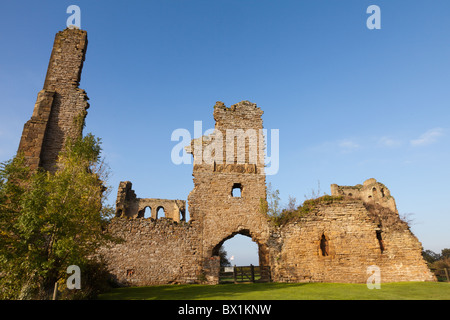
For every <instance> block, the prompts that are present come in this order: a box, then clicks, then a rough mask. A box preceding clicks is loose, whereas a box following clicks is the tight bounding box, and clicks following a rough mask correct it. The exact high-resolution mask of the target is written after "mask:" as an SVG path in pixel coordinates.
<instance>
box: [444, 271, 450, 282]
mask: <svg viewBox="0 0 450 320" xmlns="http://www.w3.org/2000/svg"><path fill="white" fill-rule="evenodd" d="M444 271H445V276H446V277H447V282H450V278H449V276H448V269H447V268H444Z"/></svg>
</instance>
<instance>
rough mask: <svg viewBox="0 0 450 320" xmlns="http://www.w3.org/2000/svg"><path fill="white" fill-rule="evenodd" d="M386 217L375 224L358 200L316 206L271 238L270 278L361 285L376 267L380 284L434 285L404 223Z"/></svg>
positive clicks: (373, 218) (418, 245)
mask: <svg viewBox="0 0 450 320" xmlns="http://www.w3.org/2000/svg"><path fill="white" fill-rule="evenodd" d="M390 214H391V217H390V218H389V219H384V221H385V223H384V224H381V225H380V224H379V220H378V219H376V217H375V216H376V215H377V213H373V214H371V213H370V212H368V210H367V209H366V207H365V205H364V204H363V202H362V201H359V200H342V201H338V202H332V203H327V204H321V205H319V206H318V207H317V208H316V210H314V211H313V212H312V213H310V214H308V215H306V216H304V217H302V218H300V219H298V220H296V221H292V222H290V223H288V224H286V225H284V226H282V227H279V228H277V230H276V231H275V232H274V233H273V234H272V238H271V241H270V259H271V264H272V272H273V274H272V278H273V279H274V281H280V282H303V281H308V282H309V281H313V282H349V283H365V282H366V281H367V279H368V277H369V276H370V274H367V268H368V267H369V266H372V265H376V266H377V267H379V268H380V271H381V281H382V282H393V281H434V280H435V278H434V275H433V274H432V273H431V272H430V270H429V269H428V267H427V265H426V263H425V261H424V259H423V258H422V255H421V252H422V247H421V244H420V242H419V241H418V240H417V238H416V237H415V236H414V235H413V234H412V233H411V231H410V230H409V228H408V227H407V225H406V223H402V222H401V221H398V220H399V218H398V214H397V213H395V212H391V213H390ZM395 215H397V218H395ZM395 219H397V220H395ZM394 220H395V221H394ZM389 221H390V223H388V222H389ZM380 231H381V232H380ZM379 234H381V237H380V235H379ZM323 239H325V240H323ZM324 251H325V252H324Z"/></svg>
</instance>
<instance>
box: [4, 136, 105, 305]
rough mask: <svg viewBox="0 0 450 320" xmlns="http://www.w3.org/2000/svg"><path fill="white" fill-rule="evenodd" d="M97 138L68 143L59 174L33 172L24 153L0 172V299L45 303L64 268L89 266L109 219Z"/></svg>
mask: <svg viewBox="0 0 450 320" xmlns="http://www.w3.org/2000/svg"><path fill="white" fill-rule="evenodd" d="M100 144H101V143H100V140H99V139H96V138H95V137H94V136H92V135H90V134H89V135H87V136H86V137H84V138H81V139H78V140H75V141H69V142H68V143H67V144H66V148H65V150H64V151H63V152H61V154H60V156H59V159H58V164H57V166H58V170H57V171H56V173H54V174H51V173H49V172H46V171H44V170H42V169H38V170H36V171H31V170H30V169H29V168H28V167H27V166H26V165H25V160H24V157H23V155H20V154H18V155H17V156H16V157H15V158H13V159H12V160H10V161H7V162H5V163H3V164H1V168H0V298H3V299H45V298H48V297H49V296H50V295H51V292H52V289H53V287H54V284H55V282H56V281H58V280H59V281H62V279H66V278H67V276H68V275H67V273H66V270H67V267H68V266H69V265H78V266H79V267H80V268H81V269H82V270H83V266H87V265H89V263H90V261H92V260H93V259H94V254H95V250H96V248H98V247H99V246H101V245H103V244H106V243H107V242H108V241H109V240H111V239H109V238H108V236H107V234H106V233H105V232H103V229H104V226H105V224H106V223H107V221H108V219H109V218H110V217H111V216H112V208H111V207H109V206H107V205H105V199H106V192H107V188H106V187H105V179H106V178H107V171H106V170H105V166H104V164H103V162H102V160H101V158H100V152H101V147H100Z"/></svg>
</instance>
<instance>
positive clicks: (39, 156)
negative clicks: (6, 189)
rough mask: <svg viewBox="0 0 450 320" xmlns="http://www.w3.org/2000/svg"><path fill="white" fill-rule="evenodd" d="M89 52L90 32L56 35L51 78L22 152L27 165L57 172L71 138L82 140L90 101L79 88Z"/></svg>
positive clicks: (41, 94) (29, 124) (22, 143)
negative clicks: (60, 157)
mask: <svg viewBox="0 0 450 320" xmlns="http://www.w3.org/2000/svg"><path fill="white" fill-rule="evenodd" d="M86 49H87V33H86V31H83V30H79V29H76V28H74V29H66V30H64V31H61V32H58V33H57V34H56V36H55V41H54V44H53V50H52V53H51V57H50V61H49V65H48V70H47V76H46V78H45V83H44V87H43V89H42V90H41V91H40V92H39V93H38V97H37V101H36V104H35V107H34V111H33V115H32V117H31V119H30V120H29V121H28V122H27V123H26V124H25V126H24V129H23V133H22V138H21V141H20V145H19V150H18V152H23V154H24V155H25V159H26V161H27V164H28V165H29V166H30V167H31V168H32V169H35V168H37V167H38V166H40V167H43V168H44V169H46V170H48V171H51V172H54V171H55V170H56V167H55V164H56V160H57V158H58V155H59V152H60V151H61V150H62V149H63V148H64V145H65V142H66V140H67V138H68V137H71V138H74V139H75V138H77V137H81V135H82V129H83V124H84V119H85V117H86V110H87V109H88V108H89V104H88V102H87V100H88V98H87V96H86V93H85V91H84V90H82V89H80V88H78V85H79V81H80V77H81V70H82V68H83V62H84V59H85V54H86Z"/></svg>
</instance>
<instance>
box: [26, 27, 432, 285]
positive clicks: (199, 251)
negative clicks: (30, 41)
mask: <svg viewBox="0 0 450 320" xmlns="http://www.w3.org/2000/svg"><path fill="white" fill-rule="evenodd" d="M86 45H87V35H86V32H85V31H81V30H78V29H66V30H64V31H62V32H60V33H58V34H57V35H56V38H55V44H54V47H53V52H52V55H51V58H50V63H49V68H48V71H47V77H46V80H45V84H44V89H43V90H42V91H41V92H39V94H38V99H37V102H36V105H35V109H34V112H33V115H32V118H31V120H30V121H28V122H27V123H26V124H25V127H24V131H23V135H22V139H21V142H20V146H19V151H21V152H23V153H24V154H25V156H26V159H27V161H28V163H29V165H30V167H33V168H36V167H38V166H39V167H43V168H44V169H46V170H49V171H54V170H56V169H57V168H55V163H56V158H57V155H58V153H59V151H61V150H62V147H63V145H64V143H65V141H66V139H67V138H68V137H75V136H77V135H78V136H79V135H81V134H82V132H81V129H82V126H80V122H83V121H84V117H85V116H86V109H87V108H88V106H89V105H88V103H87V97H86V94H85V92H84V91H83V90H81V89H79V88H78V83H79V80H80V74H81V69H82V65H83V60H84V55H85V52H86ZM262 115H263V111H262V110H261V109H260V108H259V107H258V106H257V105H256V104H254V103H251V102H249V101H241V102H239V103H237V104H235V105H232V106H230V107H227V106H225V105H224V104H223V103H221V102H217V103H216V104H215V106H214V112H213V116H214V119H215V121H216V124H215V130H214V133H213V134H211V135H209V136H206V137H202V138H199V139H194V140H192V143H191V145H190V146H188V147H187V148H186V151H187V152H188V153H190V154H192V156H193V158H194V165H193V181H194V189H193V190H192V191H191V192H190V194H189V196H188V208H189V213H190V219H189V221H186V217H185V212H186V209H187V207H186V203H185V201H183V200H165V199H154V198H138V197H137V195H136V193H135V191H134V190H133V189H132V183H131V182H129V181H123V182H121V183H120V185H119V188H118V194H117V201H116V216H115V217H114V218H113V219H112V220H111V221H110V223H109V227H108V230H107V232H110V233H111V234H113V235H115V236H118V237H120V238H122V239H123V242H121V243H117V244H114V245H112V246H110V247H104V248H100V249H99V254H101V255H102V256H103V257H104V258H105V260H106V262H107V264H108V267H109V270H110V272H111V274H112V275H114V277H115V279H116V280H117V282H118V283H119V284H121V285H125V286H128V285H133V286H144V285H155V284H170V283H204V282H206V283H211V284H216V283H218V282H219V267H220V261H219V257H218V251H219V248H220V247H221V245H222V244H223V243H224V242H225V241H226V240H227V239H230V238H231V237H233V236H235V235H236V234H242V235H245V236H248V237H250V238H251V239H252V240H253V241H254V242H255V243H257V245H258V253H259V263H260V265H261V266H267V267H270V270H271V274H270V277H271V279H272V280H273V281H277V282H304V281H311V282H347V283H348V282H351V283H365V282H366V280H367V278H368V276H369V275H368V274H367V270H368V267H369V266H372V265H376V266H378V267H379V268H380V270H381V281H382V282H393V281H435V277H434V275H433V274H432V273H431V272H430V270H429V269H428V267H427V265H426V263H425V261H424V259H423V258H422V246H421V244H420V242H419V241H418V239H417V238H416V237H415V236H414V235H413V234H412V232H411V231H410V229H409V227H408V225H407V224H406V223H405V222H403V221H402V220H401V219H400V217H399V214H398V211H397V208H396V204H395V200H394V198H393V197H392V196H391V194H390V191H389V190H388V188H387V187H386V186H384V185H383V184H381V183H379V182H377V181H376V180H375V179H369V180H366V181H365V182H364V183H363V184H362V185H357V186H338V185H335V184H333V185H332V186H331V194H332V195H331V196H330V197H327V198H325V199H323V201H317V202H316V204H315V206H314V208H313V209H312V210H309V211H308V212H306V213H305V214H302V215H297V216H296V217H295V218H294V219H290V220H288V221H286V222H285V223H283V224H280V225H277V224H274V223H273V222H272V221H271V219H270V218H269V217H268V216H267V214H266V212H264V210H263V208H264V203H265V201H266V197H267V195H266V177H265V173H264V157H263V155H264V152H263V150H264V148H265V141H264V136H263V135H262V134H261V130H262V129H263V121H262ZM237 132H238V133H241V134H244V136H243V137H244V138H243V139H240V137H242V135H241V136H239V135H238V136H234V135H235V134H236V133H237ZM229 151H232V152H231V153H230V152H229ZM230 154H231V156H230ZM205 155H206V161H205ZM146 208H150V209H151V216H150V217H148V218H146V217H144V211H145V209H146ZM161 210H163V211H164V213H165V216H164V218H161V217H160V216H159V213H160V211H161Z"/></svg>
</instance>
